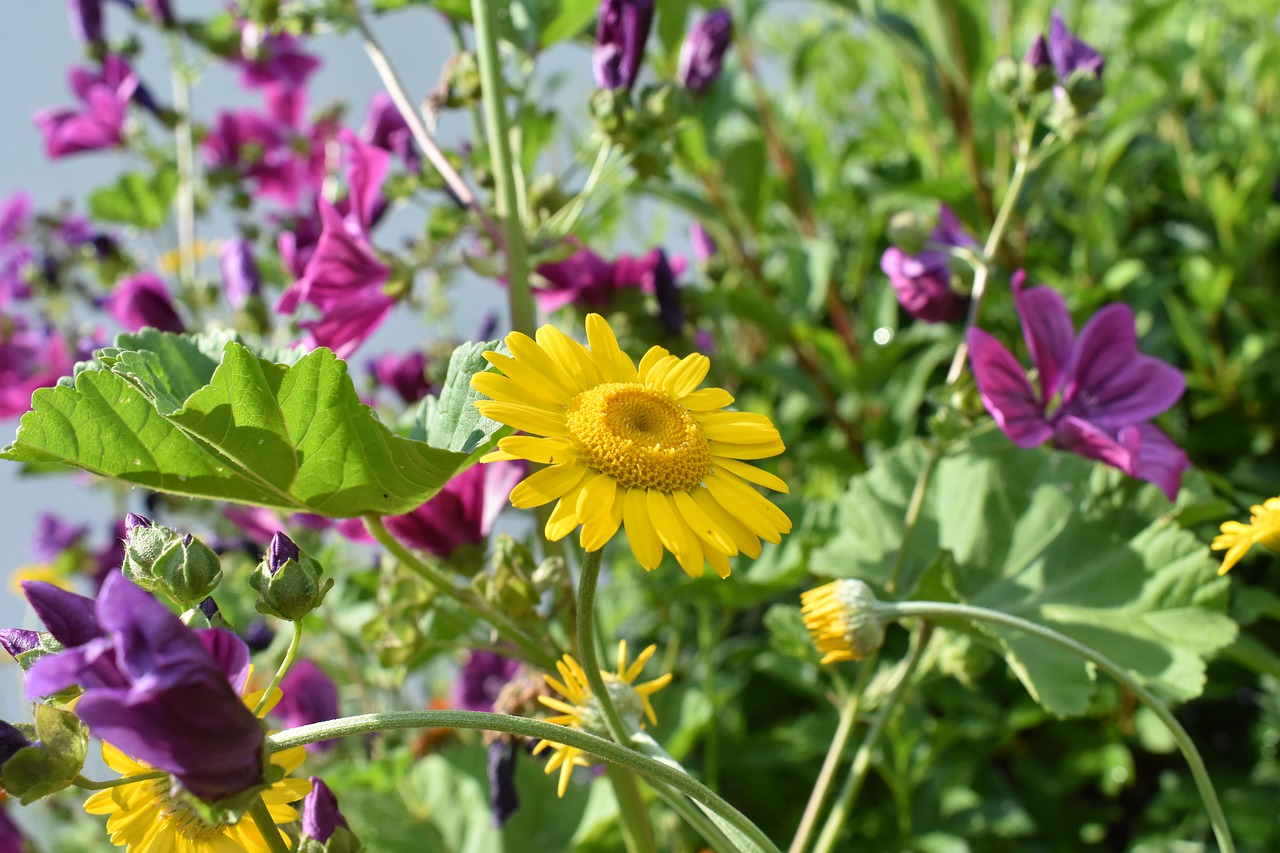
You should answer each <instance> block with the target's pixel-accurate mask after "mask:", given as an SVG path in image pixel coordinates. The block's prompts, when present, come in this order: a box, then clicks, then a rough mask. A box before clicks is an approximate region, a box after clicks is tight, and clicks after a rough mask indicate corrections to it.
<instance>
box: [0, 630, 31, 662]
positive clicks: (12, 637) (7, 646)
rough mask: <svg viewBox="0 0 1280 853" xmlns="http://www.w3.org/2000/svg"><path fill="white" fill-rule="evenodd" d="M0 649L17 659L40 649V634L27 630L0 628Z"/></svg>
mask: <svg viewBox="0 0 1280 853" xmlns="http://www.w3.org/2000/svg"><path fill="white" fill-rule="evenodd" d="M0 648H3V649H4V650H5V651H6V652H8V653H9V656H10V657H13V658H16V657H17V656H18V655H20V654H23V653H24V652H29V651H31V650H32V649H38V648H40V634H39V633H37V632H35V631H28V630H26V629H25V628H0Z"/></svg>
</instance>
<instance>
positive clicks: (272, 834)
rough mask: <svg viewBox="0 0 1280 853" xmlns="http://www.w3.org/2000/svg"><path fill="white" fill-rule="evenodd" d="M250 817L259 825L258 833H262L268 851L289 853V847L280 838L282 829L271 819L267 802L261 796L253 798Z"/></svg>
mask: <svg viewBox="0 0 1280 853" xmlns="http://www.w3.org/2000/svg"><path fill="white" fill-rule="evenodd" d="M249 816H250V817H251V818H253V822H254V823H256V824H257V825H258V831H259V832H261V833H262V837H263V839H264V840H266V842H267V849H269V850H270V851H271V853H289V845H288V844H285V842H284V839H283V838H281V837H280V829H279V827H277V826H276V822H275V821H274V820H272V819H271V812H270V811H268V810H267V802H266V800H264V799H262V795H261V794H259V795H258V796H256V797H254V798H253V805H251V806H249Z"/></svg>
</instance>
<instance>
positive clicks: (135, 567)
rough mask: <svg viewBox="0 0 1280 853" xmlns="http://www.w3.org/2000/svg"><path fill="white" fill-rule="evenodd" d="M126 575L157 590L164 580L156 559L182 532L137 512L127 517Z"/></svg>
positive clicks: (125, 543)
mask: <svg viewBox="0 0 1280 853" xmlns="http://www.w3.org/2000/svg"><path fill="white" fill-rule="evenodd" d="M124 531H125V532H124V560H123V562H122V563H121V568H122V569H123V571H124V576H125V577H127V578H128V579H129V580H131V581H133V582H134V583H135V584H137V585H138V586H140V587H142V588H143V589H147V590H151V591H153V592H154V591H155V590H157V589H158V588H159V586H160V584H159V582H158V581H157V578H156V574H155V566H156V562H157V561H158V560H159V559H160V557H161V555H162V554H164V553H165V551H166V550H168V548H169V546H170V545H172V544H173V543H174V542H175V541H176V540H177V539H178V534H177V533H176V532H174V531H173V530H170V529H169V528H168V527H165V526H164V525H162V524H156V523H155V522H153V521H152V520H151V519H149V518H146V517H145V516H141V515H134V514H133V513H131V512H130V513H126V514H125V517H124Z"/></svg>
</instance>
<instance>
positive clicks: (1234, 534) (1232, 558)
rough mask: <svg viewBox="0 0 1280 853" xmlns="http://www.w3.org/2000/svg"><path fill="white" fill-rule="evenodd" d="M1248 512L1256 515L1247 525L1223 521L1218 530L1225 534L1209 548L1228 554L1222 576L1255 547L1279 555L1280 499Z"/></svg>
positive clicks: (1220, 535) (1221, 534) (1217, 538)
mask: <svg viewBox="0 0 1280 853" xmlns="http://www.w3.org/2000/svg"><path fill="white" fill-rule="evenodd" d="M1249 511H1250V512H1252V513H1253V515H1251V516H1250V517H1249V523H1248V524H1241V523H1240V522H1238V521H1224V522H1223V523H1222V526H1221V527H1220V528H1219V529H1220V530H1221V531H1222V532H1221V533H1220V534H1219V535H1218V536H1216V537H1215V538H1214V540H1213V544H1212V545H1210V546H1209V547H1210V548H1212V549H1213V550H1215V551H1226V552H1227V553H1226V555H1225V556H1224V557H1223V558H1222V568H1220V569H1218V574H1220V575H1225V574H1226V573H1227V572H1229V571H1231V567H1232V566H1234V565H1235V564H1236V563H1238V562H1240V558H1241V557H1243V556H1244V555H1245V554H1246V553H1247V552H1248V550H1249V549H1250V548H1252V547H1253V546H1254V545H1261V546H1262V547H1264V548H1268V549H1270V550H1272V551H1275V552H1277V553H1280V498H1268V499H1267V500H1266V501H1264V502H1263V503H1262V504H1261V505H1260V506H1252V507H1249Z"/></svg>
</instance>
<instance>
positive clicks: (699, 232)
mask: <svg viewBox="0 0 1280 853" xmlns="http://www.w3.org/2000/svg"><path fill="white" fill-rule="evenodd" d="M689 242H690V243H692V244H693V257H694V259H695V260H696V261H697V262H698V263H699V264H706V263H707V261H709V260H711V259H712V258H713V257H715V255H716V253H717V252H719V251H720V248H719V247H718V246H717V245H716V241H715V240H712V239H711V235H710V234H708V233H707V230H706V229H705V228H703V227H702V223H701V222H695V223H693V224H692V225H690V226H689Z"/></svg>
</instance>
